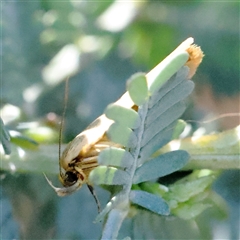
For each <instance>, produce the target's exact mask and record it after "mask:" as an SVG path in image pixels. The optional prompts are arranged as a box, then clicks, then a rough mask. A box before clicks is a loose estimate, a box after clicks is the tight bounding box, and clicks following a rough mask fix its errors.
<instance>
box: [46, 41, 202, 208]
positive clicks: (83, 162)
mask: <svg viewBox="0 0 240 240" xmlns="http://www.w3.org/2000/svg"><path fill="white" fill-rule="evenodd" d="M192 43H193V39H192V38H188V39H187V40H186V41H184V42H183V43H182V44H181V45H180V46H179V47H178V48H177V49H176V50H175V51H179V50H184V51H187V52H188V53H189V60H188V61H187V63H186V65H187V66H188V67H189V68H190V71H189V79H190V78H191V77H192V75H194V73H195V71H196V69H197V67H198V65H199V64H200V63H201V60H202V57H203V53H202V51H201V49H200V48H199V47H197V46H195V45H192ZM175 51H174V52H175ZM174 52H173V53H174ZM166 59H167V58H166ZM164 61H165V60H164ZM158 66H159V65H158ZM158 66H157V67H155V68H154V69H153V70H152V71H151V72H149V73H148V74H147V75H146V77H147V79H148V77H150V75H154V74H155V72H156V69H157V68H158ZM116 104H118V105H120V106H123V107H125V108H133V109H135V110H137V108H136V105H134V103H133V101H132V100H131V98H130V96H129V94H128V92H126V93H125V94H124V95H123V96H122V97H121V98H120V99H119V100H118V101H117V102H116ZM112 123H113V121H112V120H110V119H108V118H107V117H106V116H105V115H104V114H103V115H101V116H100V117H99V118H97V119H96V120H95V121H94V122H93V123H91V124H90V125H89V126H88V127H87V129H86V130H84V131H83V132H81V133H80V134H78V135H77V136H76V137H75V138H74V139H73V140H72V141H71V142H70V143H69V144H68V146H67V147H66V149H65V150H64V151H63V153H62V156H61V157H60V159H59V169H60V174H59V178H60V181H61V183H62V184H63V186H64V187H62V188H57V187H54V186H53V184H52V183H51V182H50V181H49V180H48V179H47V178H46V179H47V181H48V183H49V184H50V186H51V187H52V188H53V189H54V190H55V191H56V193H57V194H58V195H59V196H66V195H68V194H71V193H73V192H75V191H77V190H78V189H80V188H81V187H82V185H83V184H85V183H86V184H87V186H88V188H89V190H90V191H91V193H92V195H93V196H94V198H95V201H96V203H97V206H98V210H100V203H99V201H98V199H97V196H96V194H95V192H94V189H93V187H92V185H91V183H90V182H89V180H88V177H89V174H90V172H91V171H92V170H93V169H94V168H96V167H97V166H98V160H97V158H98V155H99V153H100V152H101V151H102V150H103V149H105V148H108V147H110V146H117V147H119V145H117V144H114V143H113V142H111V141H110V140H109V139H108V138H107V135H106V131H107V130H108V128H109V127H110V125H111V124H112ZM120 147H121V146H120Z"/></svg>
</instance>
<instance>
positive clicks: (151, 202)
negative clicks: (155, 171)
mask: <svg viewBox="0 0 240 240" xmlns="http://www.w3.org/2000/svg"><path fill="white" fill-rule="evenodd" d="M130 200H131V202H132V203H134V204H137V205H139V206H141V207H144V208H146V209H148V210H149V211H152V212H154V213H157V214H160V215H169V213H170V210H169V207H168V205H167V203H166V202H165V201H164V200H163V199H162V198H160V197H159V196H157V195H154V194H151V193H147V192H144V191H141V190H132V191H131V192H130Z"/></svg>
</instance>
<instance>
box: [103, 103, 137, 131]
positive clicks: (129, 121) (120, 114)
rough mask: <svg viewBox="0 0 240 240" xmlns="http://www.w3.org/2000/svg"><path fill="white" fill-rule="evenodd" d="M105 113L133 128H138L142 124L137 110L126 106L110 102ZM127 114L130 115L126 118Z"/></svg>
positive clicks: (121, 123)
mask: <svg viewBox="0 0 240 240" xmlns="http://www.w3.org/2000/svg"><path fill="white" fill-rule="evenodd" d="M104 113H105V114H106V116H107V117H108V118H109V119H112V120H114V121H116V122H117V123H119V124H120V125H123V126H126V127H129V128H132V129H134V128H137V127H139V125H140V118H139V116H138V114H137V112H136V111H134V110H132V109H129V108H124V107H122V106H119V105H117V104H110V105H108V106H107V108H106V110H105V111H104ZM126 116H128V117H127V118H126Z"/></svg>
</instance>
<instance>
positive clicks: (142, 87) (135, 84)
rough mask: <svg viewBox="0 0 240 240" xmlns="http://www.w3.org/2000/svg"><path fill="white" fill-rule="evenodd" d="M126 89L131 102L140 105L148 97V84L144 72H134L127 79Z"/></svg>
mask: <svg viewBox="0 0 240 240" xmlns="http://www.w3.org/2000/svg"><path fill="white" fill-rule="evenodd" d="M127 90H128V92H129V95H130V97H131V99H132V100H133V102H134V103H135V104H136V105H138V106H140V105H142V104H143V103H145V102H146V100H147V99H148V86H147V79H146V76H145V74H143V73H137V74H134V75H133V76H132V77H131V78H130V79H129V80H128V81H127Z"/></svg>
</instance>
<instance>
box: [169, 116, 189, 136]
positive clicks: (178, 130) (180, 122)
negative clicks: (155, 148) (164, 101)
mask: <svg viewBox="0 0 240 240" xmlns="http://www.w3.org/2000/svg"><path fill="white" fill-rule="evenodd" d="M186 126H187V123H186V122H185V121H183V120H181V119H179V120H178V121H177V124H176V126H175V128H174V132H173V136H172V139H177V138H179V136H180V134H181V133H182V132H183V131H184V129H185V127H186Z"/></svg>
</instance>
